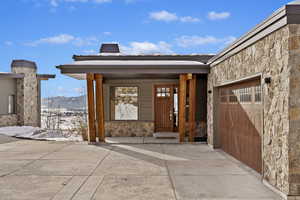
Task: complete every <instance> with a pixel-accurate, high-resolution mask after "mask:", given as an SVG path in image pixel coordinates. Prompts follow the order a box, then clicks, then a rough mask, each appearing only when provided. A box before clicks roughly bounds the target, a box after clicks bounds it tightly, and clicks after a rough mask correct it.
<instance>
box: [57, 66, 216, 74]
mask: <svg viewBox="0 0 300 200" xmlns="http://www.w3.org/2000/svg"><path fill="white" fill-rule="evenodd" d="M57 68H58V69H60V70H61V73H63V74H68V73H69V74H72V73H73V74H74V73H75V74H77V73H100V74H103V75H105V74H121V75H123V74H183V73H195V74H208V73H209V70H210V69H209V66H208V65H182V66H174V65H173V66H172V65H164V66H157V65H141V66H118V65H109V66H81V65H61V66H57Z"/></svg>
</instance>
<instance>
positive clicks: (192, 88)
mask: <svg viewBox="0 0 300 200" xmlns="http://www.w3.org/2000/svg"><path fill="white" fill-rule="evenodd" d="M196 80H197V79H196V75H193V77H192V79H190V80H189V142H194V141H195V129H196Z"/></svg>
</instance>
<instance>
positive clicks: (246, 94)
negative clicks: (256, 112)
mask: <svg viewBox="0 0 300 200" xmlns="http://www.w3.org/2000/svg"><path fill="white" fill-rule="evenodd" d="M252 91H253V90H252V87H248V88H241V89H239V93H240V102H241V103H249V102H251V101H252Z"/></svg>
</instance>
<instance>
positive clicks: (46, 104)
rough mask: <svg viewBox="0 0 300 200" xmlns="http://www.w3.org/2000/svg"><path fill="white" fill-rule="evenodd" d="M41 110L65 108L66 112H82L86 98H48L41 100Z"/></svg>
mask: <svg viewBox="0 0 300 200" xmlns="http://www.w3.org/2000/svg"><path fill="white" fill-rule="evenodd" d="M42 107H43V108H52V109H53V108H65V109H67V110H83V109H85V108H86V96H85V95H83V96H77V97H64V96H58V97H49V98H43V99H42Z"/></svg>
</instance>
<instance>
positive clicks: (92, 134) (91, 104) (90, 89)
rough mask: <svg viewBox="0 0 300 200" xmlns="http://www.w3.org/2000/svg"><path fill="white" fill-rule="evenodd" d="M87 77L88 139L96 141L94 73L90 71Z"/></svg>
mask: <svg viewBox="0 0 300 200" xmlns="http://www.w3.org/2000/svg"><path fill="white" fill-rule="evenodd" d="M86 79H87V101H88V125H89V134H88V141H89V142H96V125H95V96H94V74H93V73H88V74H87V75H86Z"/></svg>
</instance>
